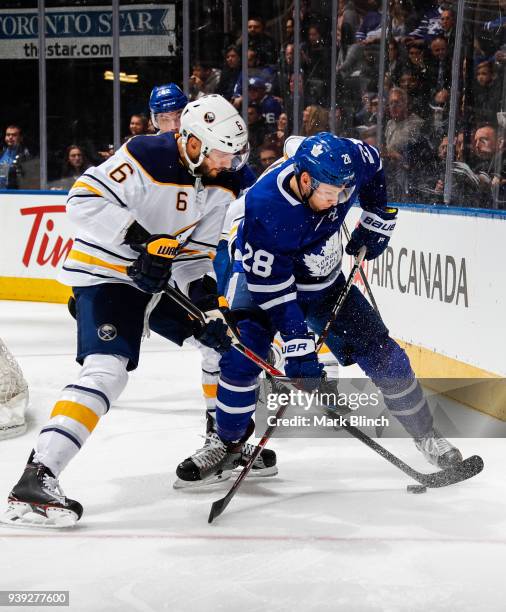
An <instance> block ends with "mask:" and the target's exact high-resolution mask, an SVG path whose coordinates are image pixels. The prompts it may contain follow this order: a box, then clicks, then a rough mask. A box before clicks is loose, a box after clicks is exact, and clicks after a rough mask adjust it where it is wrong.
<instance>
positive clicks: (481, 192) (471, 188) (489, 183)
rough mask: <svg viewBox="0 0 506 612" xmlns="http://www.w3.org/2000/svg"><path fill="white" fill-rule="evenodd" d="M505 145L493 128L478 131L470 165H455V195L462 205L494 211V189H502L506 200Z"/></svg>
mask: <svg viewBox="0 0 506 612" xmlns="http://www.w3.org/2000/svg"><path fill="white" fill-rule="evenodd" d="M503 145H504V143H503V141H502V139H500V138H498V136H497V131H496V128H495V127H494V126H493V125H490V124H485V125H482V126H480V127H478V128H477V129H476V131H475V133H474V136H473V148H472V157H471V161H470V163H469V164H466V163H463V162H456V163H454V170H453V174H454V176H455V178H456V188H455V190H454V192H455V194H456V197H458V199H459V202H460V203H462V204H465V205H468V206H475V207H479V208H490V207H492V205H493V187H495V188H500V189H501V194H500V200H501V201H504V186H503V184H502V181H503V180H504V179H505V178H506V175H505V174H504V171H503Z"/></svg>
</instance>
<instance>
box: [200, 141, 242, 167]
mask: <svg viewBox="0 0 506 612" xmlns="http://www.w3.org/2000/svg"><path fill="white" fill-rule="evenodd" d="M207 157H208V158H209V159H210V160H211V162H212V163H213V164H216V165H218V166H219V167H220V168H221V170H224V171H228V172H237V170H240V169H241V168H242V167H243V166H244V164H245V163H246V162H247V161H248V157H249V144H248V143H246V145H245V146H244V147H243V148H242V149H241V151H239V152H238V153H227V152H225V151H220V150H219V149H211V150H210V151H209V153H208V154H207Z"/></svg>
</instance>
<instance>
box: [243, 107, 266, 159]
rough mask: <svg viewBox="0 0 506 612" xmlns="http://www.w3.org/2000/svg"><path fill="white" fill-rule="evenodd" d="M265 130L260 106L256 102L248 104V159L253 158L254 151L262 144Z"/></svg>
mask: <svg viewBox="0 0 506 612" xmlns="http://www.w3.org/2000/svg"><path fill="white" fill-rule="evenodd" d="M266 134H267V128H266V126H265V119H264V118H263V117H262V111H261V109H260V105H259V104H258V103H257V102H252V101H250V102H249V103H248V136H249V139H248V140H249V145H250V149H251V155H250V157H252V158H253V157H254V151H255V149H258V148H259V147H260V146H261V145H262V144H263V142H264V139H265V135H266Z"/></svg>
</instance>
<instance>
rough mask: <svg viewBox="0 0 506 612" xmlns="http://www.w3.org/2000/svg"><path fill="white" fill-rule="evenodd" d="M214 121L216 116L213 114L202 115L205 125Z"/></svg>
mask: <svg viewBox="0 0 506 612" xmlns="http://www.w3.org/2000/svg"><path fill="white" fill-rule="evenodd" d="M215 119H216V115H215V114H214V113H211V112H208V113H206V114H205V115H204V121H205V122H206V123H212V122H213V121H214V120H215Z"/></svg>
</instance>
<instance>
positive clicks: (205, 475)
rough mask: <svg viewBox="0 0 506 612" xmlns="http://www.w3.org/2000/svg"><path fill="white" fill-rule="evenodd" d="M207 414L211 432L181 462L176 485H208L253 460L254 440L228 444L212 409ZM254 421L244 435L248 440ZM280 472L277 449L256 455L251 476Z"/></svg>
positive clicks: (208, 428) (208, 426) (177, 471)
mask: <svg viewBox="0 0 506 612" xmlns="http://www.w3.org/2000/svg"><path fill="white" fill-rule="evenodd" d="M206 416H207V433H206V440H205V443H204V446H203V447H202V448H199V449H198V450H196V451H195V453H193V455H192V456H191V457H188V458H187V459H185V460H184V461H183V462H182V463H180V464H179V465H178V466H177V469H176V474H177V477H178V480H176V482H175V483H174V488H175V489H182V488H187V487H197V486H204V485H208V484H213V483H216V482H221V481H222V480H227V479H228V478H230V477H231V476H232V474H233V472H234V470H240V469H242V467H243V466H244V465H246V463H247V462H248V461H249V459H250V457H251V455H252V454H253V452H254V450H255V446H254V445H253V444H249V443H247V442H245V441H243V442H238V443H237V444H235V445H226V444H225V443H224V442H223V441H222V440H221V439H220V437H219V436H218V434H217V433H216V428H215V421H214V418H213V416H212V415H211V414H210V413H209V411H208V412H207V414H206ZM254 426H255V425H254V422H253V421H251V422H250V426H249V427H248V431H247V433H246V435H245V437H244V440H246V439H247V438H248V437H249V436H250V435H251V433H253V429H254ZM277 473H278V468H277V466H276V453H275V452H274V451H273V450H271V449H268V448H264V449H263V450H262V451H261V453H260V454H259V455H258V457H257V458H256V459H255V461H254V463H253V466H252V469H251V472H250V475H251V476H258V477H264V476H275V475H276V474H277Z"/></svg>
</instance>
